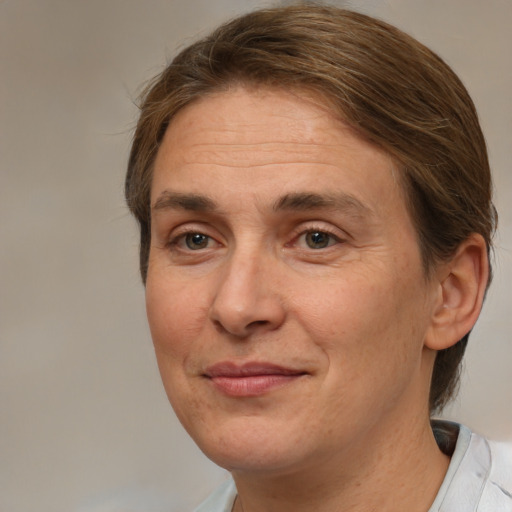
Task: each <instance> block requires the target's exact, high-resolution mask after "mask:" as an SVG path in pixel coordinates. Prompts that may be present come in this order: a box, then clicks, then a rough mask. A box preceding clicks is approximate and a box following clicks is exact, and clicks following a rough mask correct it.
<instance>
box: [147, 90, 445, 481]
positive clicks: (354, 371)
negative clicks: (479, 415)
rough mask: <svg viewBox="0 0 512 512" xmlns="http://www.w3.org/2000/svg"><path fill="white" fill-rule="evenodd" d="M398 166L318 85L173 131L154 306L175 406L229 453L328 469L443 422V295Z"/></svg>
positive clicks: (159, 170) (239, 104)
mask: <svg viewBox="0 0 512 512" xmlns="http://www.w3.org/2000/svg"><path fill="white" fill-rule="evenodd" d="M396 172H397V171H396V169H395V167H394V164H393V161H392V160H391V159H390V158H389V157H388V156H387V155H386V154H384V153H382V152H381V151H379V150H378V149H376V148H375V147H373V146H371V145H369V144H368V143H367V142H365V141H363V140H361V139H360V138H358V137H357V136H356V135H355V134H354V133H353V132H351V131H350V130H349V129H348V128H347V127H346V126H345V125H344V124H343V123H342V122H341V121H339V120H337V119H335V118H333V117H331V116H330V115H329V114H328V113H327V112H326V110H324V109H323V108H322V107H321V106H319V105H318V104H317V103H315V102H314V101H313V99H311V98H308V97H307V96H305V95H304V96H301V95H292V94H291V93H286V92H282V91H271V90H255V91H249V90H246V89H243V88H239V89H236V90H232V91H229V92H223V93H218V94H215V95H211V96H208V97H207V98H204V99H201V100H199V101H197V102H195V103H193V104H191V105H189V106H188V107H186V108H185V109H183V110H182V111H180V112H179V114H178V115H177V116H176V117H175V119H174V120H173V121H172V123H171V124H170V126H169V128H168V131H167V133H166V135H165V137H164V140H163V143H162V146H161V148H160V150H159V153H158V156H157V159H156V163H155V168H154V177H153V182H152V190H151V205H152V231H151V238H152V242H151V249H150V257H149V269H148V277H147V289H146V290H147V291H146V294H147V295H146V298H147V313H148V318H149V324H150V328H151V333H152V337H153V341H154V346H155V351H156V355H157V360H158V364H159V368H160V372H161V375H162V379H163V383H164V386H165V389H166V391H167V394H168V396H169V399H170V401H171V403H172V405H173V408H174V409H175V411H176V413H177V415H178V417H179V418H180V420H181V422H182V423H183V425H184V426H185V428H186V429H187V431H188V432H189V433H190V435H191V436H192V437H193V439H194V440H195V441H196V442H197V444H198V445H199V447H200V448H201V449H202V450H203V451H204V452H205V453H206V454H207V455H208V456H209V457H210V458H212V459H213V460H214V461H215V462H217V463H218V464H220V465H222V466H224V467H226V468H227V469H230V470H232V471H234V472H237V471H238V472H239V473H243V472H248V471H274V472H279V471H282V472H286V471H290V470H291V469H290V468H301V467H314V465H315V464H320V463H323V462H325V461H326V460H328V459H329V460H332V459H333V457H334V458H336V456H337V455H339V456H340V457H342V455H343V454H345V455H346V454H347V453H348V451H349V450H351V449H353V447H364V446H366V447H371V446H373V445H375V443H378V442H379V440H380V439H384V438H385V437H386V436H387V435H389V433H390V431H391V429H395V430H396V429H397V425H402V424H406V423H407V421H409V420H410V419H411V418H414V417H417V416H418V415H425V418H428V406H427V403H428V386H429V376H430V371H431V363H432V360H431V358H428V357H426V349H425V348H424V343H425V339H426V337H427V336H428V333H429V328H430V323H431V320H430V319H431V315H432V310H433V305H434V302H435V292H434V289H433V286H432V285H431V284H429V282H428V281H427V280H426V278H425V277H424V273H423V269H422V264H421V258H420V253H419V249H418V243H417V240H416V235H415V231H414V228H413V225H412V222H411V219H410V216H409V214H408V212H407V209H406V206H405V203H404V199H403V197H402V193H401V189H400V186H399V184H398V180H397V178H396Z"/></svg>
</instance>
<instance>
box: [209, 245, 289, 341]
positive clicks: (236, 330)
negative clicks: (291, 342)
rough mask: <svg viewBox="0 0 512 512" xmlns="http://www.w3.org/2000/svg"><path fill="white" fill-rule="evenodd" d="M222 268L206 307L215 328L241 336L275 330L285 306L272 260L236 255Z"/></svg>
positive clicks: (274, 263)
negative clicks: (215, 287) (208, 309)
mask: <svg viewBox="0 0 512 512" xmlns="http://www.w3.org/2000/svg"><path fill="white" fill-rule="evenodd" d="M223 270H224V271H223V272H221V273H220V275H219V281H218V286H217V289H216V293H215V296H214V298H213V300H212V304H211V308H210V319H211V321H212V322H213V323H214V324H215V325H216V327H217V328H219V329H221V330H223V331H224V332H227V333H229V334H231V335H233V336H236V337H237V338H241V339H242V338H247V337H249V336H251V335H254V334H257V333H258V334H261V333H263V332H267V331H272V330H276V329H278V328H279V327H280V326H281V324H282V323H283V322H284V319H285V307H284V303H283V301H282V297H281V295H280V293H279V291H278V288H279V283H278V282H277V278H276V275H277V269H276V262H275V261H272V260H271V259H268V260H266V261H265V260H264V259H263V258H260V257H258V256H257V255H254V254H253V255H245V256H243V255H238V256H234V257H232V258H231V260H230V261H229V262H226V264H225V266H224V269H223Z"/></svg>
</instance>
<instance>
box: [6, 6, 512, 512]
mask: <svg viewBox="0 0 512 512" xmlns="http://www.w3.org/2000/svg"><path fill="white" fill-rule="evenodd" d="M277 3H278V2H264V1H257V0H252V1H251V0H245V1H243V0H215V1H213V0H186V1H185V0H165V1H164V0H144V1H142V0H101V1H100V0H17V1H14V0H11V1H10V0H0V66H1V67H0V98H1V100H0V101H1V103H0V109H1V110H0V123H1V124H0V130H1V132H0V168H1V171H0V172H1V174H0V178H1V181H0V218H1V224H0V239H1V243H2V251H1V256H0V257H1V259H0V272H1V281H0V322H1V327H0V329H1V331H0V333H1V342H0V411H1V412H0V414H1V418H0V511H1V512H36V511H37V512H64V511H66V512H68V511H72V512H121V511H122V512H142V511H144V512H163V511H164V510H165V511H167V512H177V511H185V510H190V509H191V508H192V506H193V505H194V504H196V503H198V502H199V501H200V500H201V498H202V497H204V496H205V495H206V494H207V492H208V491H209V490H210V489H211V488H212V487H214V486H215V485H216V484H217V483H218V482H219V481H221V480H222V479H223V478H224V477H225V474H224V471H222V470H220V469H218V468H216V467H215V466H214V465H213V464H212V463H210V462H209V461H207V460H206V459H205V458H204V456H203V455H202V454H201V453H200V452H199V451H198V449H197V448H196V447H195V446H194V444H193V443H192V441H190V440H189V439H188V437H187V435H186V434H185V433H184V431H183V429H182V428H181V426H180V425H179V424H178V422H177V420H176V419H175V417H174V415H173V413H172V411H171V408H170V406H169V405H168V403H167V399H166V397H165V394H164V392H163V389H162V386H161V384H160V379H159V376H158V372H157V367H156V363H155V361H154V357H153V352H152V346H151V341H150V337H149V333H148V329H147V327H146V319H145V312H144V297H143V289H142V286H141V284H140V280H139V276H138V270H137V263H138V262H137V244H138V239H137V233H136V229H135V223H134V221H133V220H132V219H131V218H130V217H129V215H128V213H127V209H126V207H125V205H124V202H123V196H122V187H123V174H124V169H125V163H126V159H127V154H128V149H129V142H130V137H131V129H132V127H133V125H134V122H135V119H136V114H137V110H136V108H135V106H134V102H133V100H134V98H135V97H136V96H137V92H138V91H139V90H140V86H141V84H142V83H143V82H144V81H145V80H146V79H148V78H149V77H151V76H152V75H154V74H155V73H157V72H159V71H160V70H161V69H162V67H163V65H164V64H165V62H166V61H167V60H168V59H169V58H170V57H172V55H173V54H174V53H175V51H176V49H177V48H179V47H180V46H183V45H184V44H187V43H189V42H191V41H193V40H194V39H196V38H197V37H198V36H199V35H201V34H205V33H206V32H207V31H208V30H209V29H211V28H213V27H214V26H215V25H217V24H218V23H219V22H221V21H223V20H224V19H226V18H228V17H231V16H233V15H236V14H237V13H240V12H242V11H247V10H250V9H253V8H256V7H258V6H263V5H275V4H277ZM282 3H284V2H282ZM332 3H336V2H332ZM338 4H339V5H342V2H338ZM343 5H348V6H349V7H352V8H354V9H356V10H360V11H362V12H366V13H369V14H373V15H376V16H378V17H381V18H383V19H385V20H387V21H390V22H391V23H393V24H396V25H397V26H399V27H400V28H402V29H404V30H405V31H407V32H409V33H411V34H412V35H414V36H415V37H417V38H418V39H419V40H421V41H422V42H424V43H426V44H427V45H429V46H431V47H432V48H433V49H434V50H436V51H437V52H438V53H439V54H440V55H441V56H442V57H443V58H444V59H445V60H446V61H447V62H448V63H449V64H450V65H452V66H453V68H454V69H455V71H456V72H458V73H459V74H460V76H461V77H462V79H463V81H464V82H465V83H466V85H467V87H468V88H469V91H470V93H471V94H472V96H473V97H474V100H475V102H476V104H477V107H478V109H479V113H480V117H481V121H482V125H483V128H484V131H485V133H486V136H487V140H488V145H489V151H490V158H491V164H492V167H493V169H494V176H495V186H496V203H497V206H498V209H499V211H500V230H499V234H498V237H497V253H496V262H495V281H494V284H493V286H492V288H491V291H490V293H489V295H488V299H487V303H486V305H485V308H484V313H483V315H482V317H481V319H480V320H479V323H478V324H477V327H476V329H475V331H474V334H473V336H472V339H471V341H470V347H469V351H468V357H467V360H466V370H465V372H464V378H463V389H462V393H461V395H460V398H459V399H458V400H457V402H456V403H455V404H454V405H453V406H451V407H450V409H449V410H448V411H447V412H446V415H447V416H449V417H451V418H455V419H457V420H460V421H463V422H466V423H468V424H469V425H470V426H471V427H473V428H474V429H476V430H477V431H480V432H483V433H485V434H487V435H489V436H491V437H495V438H501V439H508V440H510V441H512V407H511V404H512V385H511V381H512V378H511V373H510V372H511V370H510V368H511V366H512V341H511V336H510V332H511V331H512V329H511V328H512V320H511V318H512V295H511V291H510V290H511V287H512V208H511V202H512V201H511V198H512V172H511V170H510V165H511V162H512V149H511V145H512V144H511V142H512V140H511V139H512V136H511V134H512V101H511V91H512V59H511V55H512V31H511V30H510V26H511V24H512V2H511V1H510V0H487V1H486V2H482V1H481V0H429V1H426V0H387V1H385V0H382V1H377V0H373V1H371V0H366V1H364V0H360V1H357V0H355V1H352V2H345V3H343Z"/></svg>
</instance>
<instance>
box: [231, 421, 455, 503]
mask: <svg viewBox="0 0 512 512" xmlns="http://www.w3.org/2000/svg"><path fill="white" fill-rule="evenodd" d="M397 425H398V427H397ZM382 427H383V426H382V425H379V428H378V429H376V430H378V432H377V431H376V432H374V433H373V432H371V433H370V436H368V435H366V436H364V437H365V439H372V440H373V441H372V444H371V446H370V447H369V446H368V443H367V442H365V441H364V440H363V442H361V443H357V442H356V443H354V444H353V445H351V446H350V447H348V448H346V449H344V450H342V451H341V452H333V453H330V454H328V455H326V456H324V457H322V459H321V460H316V461H315V463H311V464H309V465H305V466H303V467H302V468H300V470H296V469H294V470H291V471H280V472H276V473H275V474H272V475H268V474H265V475H260V474H243V473H240V474H239V473H236V472H234V473H233V477H234V479H235V482H236V485H237V489H238V492H239V497H238V499H237V501H236V503H235V507H234V509H233V510H234V512H261V511H265V512H288V511H290V512H291V511H294V512H302V511H304V512H305V511H308V512H309V511H311V510H315V512H339V511H340V510H343V511H344V512H356V511H357V512H367V511H374V510H379V512H392V511H393V512H394V511H396V510H397V504H399V506H398V508H399V509H400V510H407V511H409V512H427V511H428V509H429V507H430V505H431V504H432V502H433V501H434V499H435V496H436V494H437V491H438V490H439V487H440V486H441V483H442V481H443V478H444V475H445V474H446V471H447V468H448V464H449V459H448V457H447V456H445V455H444V454H443V453H442V452H441V451H440V450H439V448H438V447H437V444H436V442H435V439H434V436H433V433H432V430H431V428H430V422H429V419H428V415H426V416H424V418H423V420H422V421H419V419H418V421H416V423H413V424H411V423H409V424H407V425H404V424H400V423H396V422H393V423H392V424H391V427H392V428H391V429H383V428H382Z"/></svg>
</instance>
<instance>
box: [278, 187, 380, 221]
mask: <svg viewBox="0 0 512 512" xmlns="http://www.w3.org/2000/svg"><path fill="white" fill-rule="evenodd" d="M316 209H329V210H337V211H342V212H344V213H347V214H350V215H354V216H357V217H363V216H371V215H372V214H373V210H372V209H371V208H370V207H369V206H367V205H366V204H364V203H363V202H361V201H360V200H359V199H357V198H356V197H354V196H352V195H350V194H346V193H338V194H317V193H303V192H298V193H292V194H286V195H285V196H283V197H281V198H280V199H279V200H278V201H276V203H275V204H274V211H280V210H292V211H308V210H316Z"/></svg>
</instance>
